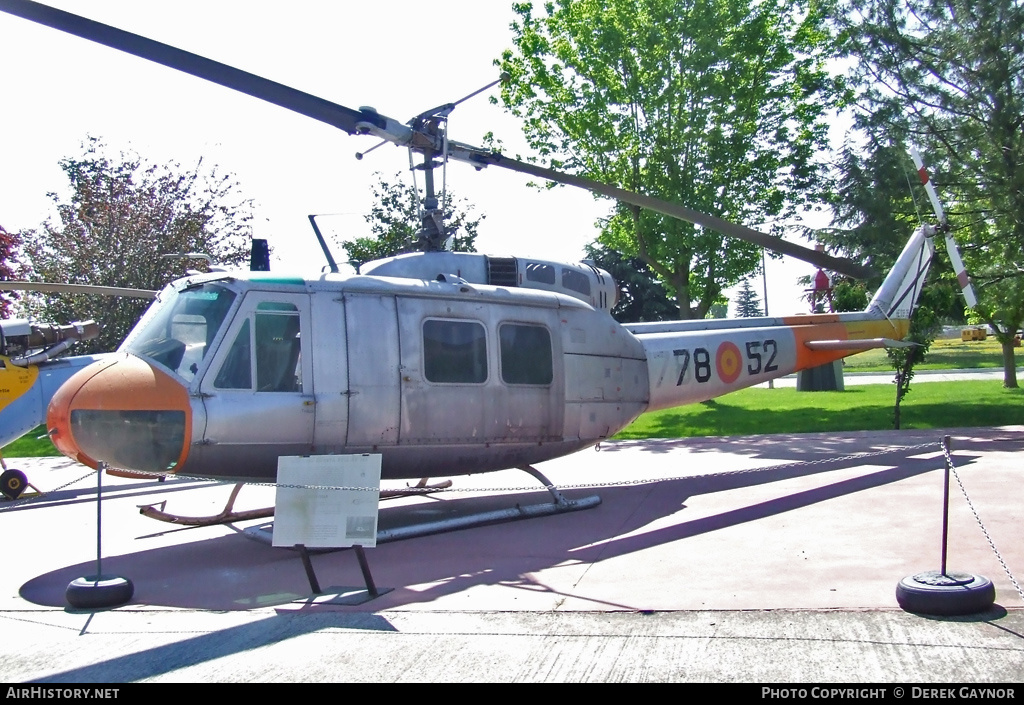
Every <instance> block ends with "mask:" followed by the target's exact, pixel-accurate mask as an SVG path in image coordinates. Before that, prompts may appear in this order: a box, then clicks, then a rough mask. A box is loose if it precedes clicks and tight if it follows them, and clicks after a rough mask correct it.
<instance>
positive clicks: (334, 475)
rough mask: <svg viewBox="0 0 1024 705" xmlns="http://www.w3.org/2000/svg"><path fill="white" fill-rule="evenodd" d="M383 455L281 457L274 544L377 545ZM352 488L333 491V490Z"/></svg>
mask: <svg viewBox="0 0 1024 705" xmlns="http://www.w3.org/2000/svg"><path fill="white" fill-rule="evenodd" d="M380 462H381V456H380V455H379V454H369V453H367V454H363V455H311V456H284V457H282V458H279V459H278V461H277V484H278V487H277V504H276V507H275V510H274V539H273V545H275V546H296V545H298V544H302V545H304V546H306V547H307V548H341V547H345V546H356V545H358V546H367V547H373V546H376V545H377V509H378V506H379V500H380ZM338 487H343V488H352V489H329V488H338Z"/></svg>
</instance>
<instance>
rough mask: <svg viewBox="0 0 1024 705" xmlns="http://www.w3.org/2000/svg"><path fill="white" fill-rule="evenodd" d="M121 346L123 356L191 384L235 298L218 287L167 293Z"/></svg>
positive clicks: (207, 286) (213, 285)
mask: <svg viewBox="0 0 1024 705" xmlns="http://www.w3.org/2000/svg"><path fill="white" fill-rule="evenodd" d="M161 296H163V297H166V298H164V300H163V301H160V302H159V303H157V304H155V305H154V306H153V307H152V308H151V309H150V310H149V311H148V312H147V313H146V315H145V316H144V317H143V318H142V320H141V321H139V324H138V325H137V326H136V327H135V329H134V330H133V331H132V332H131V334H130V335H129V336H128V337H127V338H126V339H125V341H124V343H123V344H122V345H121V348H120V349H121V350H122V351H123V352H130V353H133V354H135V355H138V356H140V357H144V358H146V359H149V360H152V361H153V362H158V363H160V364H161V365H163V366H164V367H167V368H168V369H170V370H171V371H172V372H175V373H176V374H177V375H178V376H180V377H181V378H183V379H184V380H185V381H186V382H191V381H192V379H193V378H194V377H195V376H196V373H197V372H198V371H199V366H200V364H201V363H202V361H203V358H204V357H206V353H207V351H208V350H209V348H210V343H212V342H213V339H214V337H215V336H216V335H217V331H219V330H220V327H221V325H222V324H223V323H224V317H225V316H226V315H227V313H228V309H230V308H231V304H232V303H233V302H234V300H235V294H234V292H232V291H231V290H229V289H226V288H225V287H223V286H221V285H218V284H216V283H212V282H211V283H207V284H203V285H201V286H196V287H193V288H190V289H185V290H183V291H174V290H171V291H170V292H165V293H164V294H162V295H161Z"/></svg>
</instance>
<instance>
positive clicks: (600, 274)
mask: <svg viewBox="0 0 1024 705" xmlns="http://www.w3.org/2000/svg"><path fill="white" fill-rule="evenodd" d="M0 10H2V11H4V12H7V13H10V14H13V15H16V16H19V17H22V18H24V19H28V20H31V21H34V22H38V23H41V24H43V25H46V26H49V27H51V28H54V29H58V30H61V31H65V32H68V33H71V34H73V35H76V36H79V37H81V38H85V39H88V40H91V41H94V42H98V43H101V44H104V45H107V46H110V47H113V48H115V49H119V50H121V51H125V52H128V53H131V54H133V55H136V56H138V57H141V58H144V59H147V60H150V61H155V62H157V63H159V64H162V65H164V66H168V67H171V68H175V69H178V70H180V71H183V72H185V73H188V74H191V75H193V76H196V77H199V78H204V79H206V80H208V81H212V82H213V83H215V84H218V85H221V86H223V87H227V88H231V89H233V90H236V91H241V92H243V93H246V94H248V95H250V96H253V97H256V98H259V99H261V100H264V101H267V102H270V103H273V104H275V105H278V106H281V107H284V108H286V109H288V110H292V111H294V112H297V113H299V114H302V115H305V116H307V117H310V118H312V119H314V120H318V121H320V122H323V123H327V124H329V125H332V126H334V127H337V128H338V129H341V130H342V131H344V132H346V133H348V134H350V135H354V136H374V137H376V138H378V139H379V140H380V143H379V144H378V145H377V146H380V144H387V143H391V144H395V145H398V146H400V147H406V148H408V149H409V150H410V153H411V154H416V155H419V156H420V157H421V158H422V162H421V163H420V164H419V165H418V166H417V169H419V170H422V171H423V173H424V177H425V185H426V196H425V199H424V209H423V212H422V228H421V231H420V233H419V242H418V246H419V250H420V251H418V252H413V253H407V254H403V255H398V256H396V257H391V258H387V259H384V260H379V261H377V262H372V263H369V264H367V265H364V266H363V268H362V271H361V273H360V274H357V275H354V276H346V275H343V274H340V273H339V272H338V270H337V266H336V264H335V263H334V261H333V258H332V257H331V256H330V253H329V251H328V250H327V248H326V246H324V253H325V256H326V257H327V260H328V263H329V267H328V269H329V270H330V271H326V272H321V273H319V274H317V275H315V276H313V277H310V276H304V275H289V274H284V273H278V272H216V273H210V274H203V275H192V276H188V277H185V278H182V279H179V280H177V281H175V282H172V283H171V284H170V285H168V286H167V287H165V288H164V289H163V290H162V291H161V292H160V293H159V294H158V295H157V296H156V299H155V301H154V303H153V304H152V306H151V307H150V308H149V309H148V311H147V312H146V313H145V314H144V316H143V317H142V319H141V320H140V321H139V323H138V325H137V326H136V327H135V328H134V329H133V331H132V332H131V333H130V334H129V335H128V337H127V338H126V339H125V341H124V343H123V345H122V346H121V348H120V349H119V350H118V352H117V353H116V354H113V355H111V356H108V357H107V358H105V359H104V360H102V361H100V362H97V363H95V364H93V365H91V366H89V367H87V368H86V369H84V370H82V371H80V372H79V373H77V374H76V375H74V376H73V377H72V378H71V379H70V380H68V382H67V383H65V384H64V385H63V386H62V387H61V388H60V389H59V390H58V391H57V392H56V394H55V395H54V397H53V400H52V401H51V404H50V407H49V411H48V416H47V428H48V429H49V432H50V435H51V438H52V439H53V441H54V444H55V445H56V446H57V448H58V449H59V450H60V451H61V452H62V453H64V454H65V455H67V456H68V457H71V458H74V459H76V460H78V461H80V462H82V463H84V464H86V465H89V466H91V467H94V468H95V467H98V466H99V465H100V464H101V463H103V464H106V465H109V466H113V467H116V468H121V469H124V470H128V471H134V472H142V473H153V474H174V473H179V474H182V475H188V476H191V477H204V478H212V479H218V480H230V481H236V482H239V481H273V480H274V479H275V477H276V471H277V464H278V459H279V458H280V457H282V456H293V455H317V454H360V453H374V454H379V455H380V456H381V477H382V479H413V478H423V477H428V476H453V475H460V474H470V473H479V472H487V471H495V470H502V469H507V468H520V469H523V470H526V471H527V472H531V474H534V475H535V476H537V477H539V479H541V480H542V481H544V478H543V477H542V476H540V474H539V473H537V472H536V470H535V469H534V468H533V465H534V464H536V463H540V462H543V461H545V460H550V459H553V458H557V457H560V456H564V455H566V454H569V453H573V452H576V451H578V450H580V449H583V448H587V447H591V446H594V445H595V444H598V443H600V442H601V441H602V440H605V439H607V438H609V437H611V436H613V435H614V434H615V433H617V432H618V431H619V430H621V429H622V428H624V427H625V426H627V425H628V424H629V423H631V422H632V421H633V420H634V419H635V418H636V417H637V416H639V415H640V414H641V413H643V412H645V411H651V410H657V409H663V408H670V407H673V406H679V405H683V404H691V403H696V402H701V401H705V400H708V399H712V398H714V397H717V396H720V395H723V394H727V393H729V392H732V391H735V390H738V389H742V388H745V387H749V386H753V385H757V384H761V383H764V382H767V381H769V380H772V379H775V378H777V377H781V376H784V375H787V374H791V373H793V372H795V371H798V370H802V369H807V368H810V367H816V366H819V365H822V364H826V363H830V362H832V361H834V360H837V359H840V358H842V357H845V356H847V355H850V354H853V353H856V352H859V351H862V350H867V349H871V348H878V347H891V346H900V345H908V343H903V342H901V339H902V338H904V337H905V336H906V334H907V332H908V330H909V321H910V316H911V313H912V311H913V309H914V305H915V303H916V300H917V297H918V295H919V294H920V292H921V289H922V286H923V283H924V280H925V277H926V275H927V272H928V268H929V264H930V262H931V259H932V256H933V253H934V243H933V238H934V237H935V235H936V234H937V232H938V229H937V228H936V227H934V226H931V225H927V224H925V225H922V226H920V227H919V228H918V229H917V230H916V231H915V232H914V234H913V235H912V236H911V238H910V239H909V241H908V242H907V244H906V246H905V248H904V250H903V252H902V254H901V255H900V257H899V258H898V259H897V261H896V263H895V265H894V267H893V269H892V270H891V271H890V272H889V273H888V275H887V276H886V277H885V279H884V281H883V283H882V285H881V287H880V288H879V289H878V291H877V292H876V293H875V295H874V297H873V298H872V300H871V302H870V303H869V305H868V307H867V308H866V309H865V310H864V311H862V312H856V313H840V314H820V315H806V316H794V317H764V318H744V319H716V320H698V321H672V322H660V323H635V324H619V323H618V322H616V321H615V320H614V319H613V318H612V317H611V315H610V310H611V308H612V307H613V306H614V304H615V300H616V296H617V285H616V283H615V282H614V280H613V279H612V277H611V276H610V275H609V274H608V273H607V272H605V271H603V270H602V269H600V268H599V267H597V266H595V265H593V264H592V263H588V262H580V263H572V264H570V263H560V262H552V261H546V260H542V259H534V258H530V257H490V256H487V255H483V254H475V253H456V252H449V251H447V250H445V249H444V242H445V240H446V237H447V233H446V230H445V226H444V214H443V212H442V211H441V209H440V208H439V207H438V204H439V201H438V199H437V197H436V195H435V191H434V179H433V172H434V169H436V168H437V167H438V166H440V165H441V164H444V163H447V162H448V161H457V162H463V163H468V164H469V165H470V166H472V167H474V168H475V169H476V170H478V171H479V170H483V169H485V168H500V169H509V170H512V171H515V172H519V173H525V174H528V175H531V176H534V177H537V178H539V179H543V180H546V181H551V182H554V183H560V184H565V185H570V186H574V187H579V188H583V189H586V190H588V191H591V192H593V193H596V194H600V195H602V196H606V197H609V198H613V199H617V200H619V201H622V202H625V203H629V204H632V205H636V206H639V207H641V208H649V209H652V210H654V211H657V212H659V213H662V214H664V215H668V216H671V217H675V218H681V219H683V220H686V221H689V222H692V223H695V224H697V225H700V226H701V227H705V228H710V229H713V230H716V231H718V232H721V233H723V234H725V235H727V236H730V237H734V238H738V239H742V240H745V241H747V242H751V243H754V244H756V245H759V246H761V247H764V248H766V249H769V250H772V251H775V252H778V253H782V254H788V255H791V256H793V257H796V258H798V259H801V260H804V261H807V262H810V263H812V264H814V265H817V266H819V267H823V268H827V269H829V270H831V271H837V272H840V273H844V274H847V275H850V276H854V277H864V276H865V275H866V274H868V273H869V272H868V270H866V269H865V268H864V267H862V266H861V265H859V264H857V263H855V262H851V261H848V260H844V259H841V258H837V257H833V256H831V255H829V254H827V253H825V252H818V251H815V250H813V249H810V248H806V247H803V246H801V245H798V244H795V243H791V242H787V241H785V240H782V239H780V238H777V237H774V236H770V235H767V234H765V233H761V232H758V231H756V230H753V229H751V228H747V227H745V226H742V225H738V224H734V223H729V222H727V221H724V220H722V219H719V218H716V217H714V216H711V215H707V214H704V213H700V212H697V211H694V210H692V209H689V208H686V207H685V206H682V205H680V204H676V203H671V202H668V201H664V200H661V199H657V198H652V197H649V196H645V195H643V194H637V193H633V192H630V191H627V190H624V189H620V188H617V187H615V186H611V185H608V184H604V183H600V182H597V181H594V180H591V179H587V178H585V177H581V176H577V175H573V174H567V173H563V172H559V171H557V170H554V169H548V168H544V167H540V166H537V165H534V164H530V163H528V162H524V161H521V160H518V159H513V158H511V157H508V156H506V155H504V154H502V153H500V152H497V151H493V150H489V149H483V148H479V147H474V146H472V145H468V144H463V143H460V142H456V141H453V140H450V139H449V138H448V135H447V117H448V115H449V114H450V113H451V111H452V110H453V109H454V108H455V106H456V105H457V104H458V102H461V101H458V102H456V103H447V104H444V105H441V106H438V107H436V108H433V109H431V110H428V111H425V112H423V113H421V114H419V115H417V116H415V117H413V118H412V119H411V120H409V121H408V122H406V123H402V122H399V121H398V120H395V119H393V118H390V117H387V116H385V115H383V114H381V113H379V112H377V111H376V110H374V109H372V108H360V109H358V110H355V109H351V108H347V107H345V106H342V105H338V104H335V103H332V102H329V101H327V100H324V99H321V98H318V97H316V96H313V95H311V94H308V93H304V92H301V91H298V90H296V89H293V88H290V87H288V86H284V85H282V84H279V83H275V82H273V81H269V80H267V79H264V78H261V77H259V76H256V75H254V74H250V73H247V72H244V71H241V70H239V69H236V68H233V67H230V66H227V65H225V64H221V63H218V62H215V61H212V60H209V59H206V58H204V57H201V56H198V55H196V54H191V53H189V52H185V51H182V50H180V49H176V48H174V47H171V46H169V45H166V44H162V43H159V42H155V41H153V40H150V39H147V38H145V37H141V36H139V35H135V34H131V33H129V32H125V31H123V30H120V29H117V28H114V27H111V26H108V25H103V24H100V23H97V22H94V21H92V20H89V19H86V18H83V17H80V16H77V15H74V14H71V13H68V12H64V11H61V10H56V9H54V8H50V7H47V6H45V5H40V4H38V3H35V2H30V1H29V0H0ZM374 148H376V147H374ZM314 225H315V224H314ZM546 484H550V483H546Z"/></svg>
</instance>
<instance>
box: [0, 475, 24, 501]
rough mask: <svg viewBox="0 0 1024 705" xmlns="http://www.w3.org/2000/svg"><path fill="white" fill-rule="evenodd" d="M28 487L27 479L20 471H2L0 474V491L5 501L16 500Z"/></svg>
mask: <svg viewBox="0 0 1024 705" xmlns="http://www.w3.org/2000/svg"><path fill="white" fill-rule="evenodd" d="M27 486H28V477H26V476H25V473H23V472H22V471H21V470H4V471H3V473H2V474H0V491H2V492H3V493H4V497H7V499H17V498H18V497H20V496H21V493H22V492H24V491H25V488H26V487H27Z"/></svg>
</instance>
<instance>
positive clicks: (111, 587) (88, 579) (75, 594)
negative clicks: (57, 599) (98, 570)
mask: <svg viewBox="0 0 1024 705" xmlns="http://www.w3.org/2000/svg"><path fill="white" fill-rule="evenodd" d="M134 594H135V585H133V584H132V581H131V580H129V579H128V578H122V577H119V576H117V575H86V576H84V577H81V578H75V579H74V580H72V581H71V582H70V583H68V587H67V590H65V591H64V599H66V600H67V602H68V604H69V605H71V606H72V607H74V608H76V609H81V610H92V609H100V608H106V607H118V606H120V605H123V604H125V603H126V602H128V601H129V600H130V599H132V595H134Z"/></svg>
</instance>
